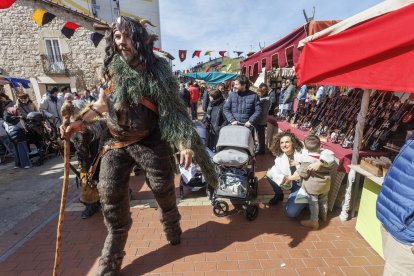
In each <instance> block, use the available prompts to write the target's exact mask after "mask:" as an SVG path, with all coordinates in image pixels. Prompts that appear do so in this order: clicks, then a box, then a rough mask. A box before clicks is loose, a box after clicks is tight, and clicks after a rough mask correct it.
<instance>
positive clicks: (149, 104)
mask: <svg viewBox="0 0 414 276" xmlns="http://www.w3.org/2000/svg"><path fill="white" fill-rule="evenodd" d="M138 103H140V104H142V105H143V106H145V107H146V108H148V109H149V110H151V111H153V112H154V113H156V114H157V115H158V114H159V112H158V108H157V106H156V105H155V104H154V103H153V102H152V101H151V100H150V99H148V98H146V97H143V98H142V99H141V100H139V101H138Z"/></svg>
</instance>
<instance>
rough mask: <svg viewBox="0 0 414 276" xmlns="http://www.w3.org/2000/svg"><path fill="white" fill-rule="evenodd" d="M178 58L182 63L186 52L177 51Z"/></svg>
mask: <svg viewBox="0 0 414 276" xmlns="http://www.w3.org/2000/svg"><path fill="white" fill-rule="evenodd" d="M178 57H179V58H180V61H181V62H183V61H184V60H185V59H186V58H187V50H178Z"/></svg>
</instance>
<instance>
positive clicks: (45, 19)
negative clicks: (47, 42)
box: [32, 9, 56, 26]
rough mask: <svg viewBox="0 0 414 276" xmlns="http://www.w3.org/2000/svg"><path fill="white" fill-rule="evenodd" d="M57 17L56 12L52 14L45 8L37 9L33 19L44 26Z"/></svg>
mask: <svg viewBox="0 0 414 276" xmlns="http://www.w3.org/2000/svg"><path fill="white" fill-rule="evenodd" d="M55 17H56V16H55V15H54V14H51V13H50V12H47V11H45V10H44V9H37V10H35V12H34V13H33V15H32V19H33V21H34V22H36V24H37V25H39V26H44V25H46V24H47V23H50V22H51V21H52V20H53V19H54V18H55Z"/></svg>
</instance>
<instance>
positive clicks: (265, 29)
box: [159, 0, 382, 70]
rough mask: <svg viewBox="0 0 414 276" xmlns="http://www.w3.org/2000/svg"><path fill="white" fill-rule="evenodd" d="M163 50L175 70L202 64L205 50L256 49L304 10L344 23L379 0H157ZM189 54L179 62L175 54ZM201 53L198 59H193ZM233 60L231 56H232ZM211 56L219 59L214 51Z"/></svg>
mask: <svg viewBox="0 0 414 276" xmlns="http://www.w3.org/2000/svg"><path fill="white" fill-rule="evenodd" d="M159 2H160V16H161V37H162V48H163V50H165V51H167V52H169V53H171V54H172V55H173V56H174V57H175V58H176V59H175V60H174V62H173V64H174V65H175V66H174V70H179V69H180V70H182V69H188V68H190V67H191V66H194V65H195V64H197V62H199V61H206V60H208V57H205V56H204V51H207V50H212V51H219V50H228V51H244V52H246V51H250V50H251V49H252V50H253V51H257V50H258V49H259V42H260V44H261V45H263V44H265V45H266V46H267V45H270V44H272V43H273V42H275V41H277V40H278V39H280V38H282V37H284V36H285V35H287V34H288V33H289V32H291V31H292V30H293V29H295V28H296V27H298V26H300V25H303V24H304V23H305V18H304V16H303V13H302V9H305V10H306V11H307V13H308V15H309V16H310V15H311V13H312V7H313V6H315V7H316V13H315V19H316V20H329V19H345V18H348V17H350V16H352V15H354V14H357V13H358V12H361V11H363V10H365V9H367V8H370V7H372V6H374V5H376V4H378V3H380V2H382V1H381V0H290V1H287V0H159ZM179 49H183V50H188V52H187V59H186V60H185V61H184V62H180V60H179V58H178V50H179ZM194 50H202V51H203V52H202V54H201V55H202V56H201V58H200V59H199V58H197V57H195V58H191V55H192V54H193V51H194ZM230 56H235V54H232V53H231V54H230ZM212 57H213V58H214V57H219V54H218V52H213V53H212Z"/></svg>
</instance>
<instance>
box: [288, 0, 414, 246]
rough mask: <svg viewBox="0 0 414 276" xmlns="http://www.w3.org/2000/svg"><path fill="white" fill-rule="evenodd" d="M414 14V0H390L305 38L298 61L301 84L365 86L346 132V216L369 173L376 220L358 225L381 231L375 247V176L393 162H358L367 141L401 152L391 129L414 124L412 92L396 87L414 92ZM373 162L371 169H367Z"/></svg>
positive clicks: (368, 197)
mask: <svg viewBox="0 0 414 276" xmlns="http://www.w3.org/2000/svg"><path fill="white" fill-rule="evenodd" d="M412 14H414V1H413V0H399V1H397V0H390V1H384V2H382V3H380V4H378V5H377V6H374V7H373V8H371V9H369V10H367V11H364V12H362V13H360V14H357V15H355V16H353V17H351V18H349V19H346V20H344V21H342V22H340V23H338V24H337V25H334V26H331V27H330V28H328V29H326V30H324V31H322V32H320V33H317V34H315V35H313V36H311V37H308V38H307V39H305V40H303V41H302V42H300V43H299V44H300V45H304V48H303V51H302V55H301V56H300V59H299V62H298V65H297V66H296V74H297V76H298V84H299V85H301V84H304V83H315V84H329V85H338V86H352V87H360V88H364V90H363V93H362V95H361V99H360V102H354V103H353V104H352V105H350V106H349V108H350V109H352V108H353V107H359V106H360V110H359V112H358V114H357V115H354V116H355V117H356V121H357V124H356V126H355V127H354V130H353V133H352V134H349V136H348V137H344V139H345V140H346V139H348V140H351V141H352V143H353V153H352V166H350V168H351V170H350V173H349V175H348V186H347V193H346V197H345V204H344V206H343V209H342V213H341V219H347V218H348V213H349V209H350V207H351V206H353V207H355V204H351V199H352V202H353V203H355V199H356V194H357V192H358V189H357V188H358V185H357V184H359V182H360V181H358V179H361V176H363V177H364V178H365V181H364V188H363V195H362V198H361V203H360V206H361V207H362V208H360V212H362V216H361V218H362V217H363V216H364V214H365V216H370V217H371V218H372V220H373V221H372V223H370V224H368V225H365V226H364V227H362V226H361V225H362V224H361V223H362V219H360V218H358V221H359V222H357V225H358V226H357V229H358V231H361V234H363V236H364V237H367V236H368V235H367V234H366V233H370V234H369V235H370V236H371V237H373V236H375V237H377V238H375V239H373V240H368V239H367V240H368V242H370V244H371V245H373V247H374V249H376V248H375V247H376V246H375V244H378V243H379V240H378V237H380V234H379V231H380V229H379V222H378V221H376V218H375V205H373V204H372V202H375V200H376V195H377V194H378V192H379V189H380V188H379V187H378V185H379V184H380V183H381V181H373V180H372V176H375V177H379V176H382V175H383V174H384V171H386V168H387V167H386V166H385V165H381V164H380V161H381V160H380V159H373V158H371V159H365V160H364V162H361V164H359V166H358V163H359V160H360V157H361V156H360V153H361V149H362V148H363V147H367V146H369V148H370V149H373V150H378V149H385V150H386V149H390V151H394V152H398V146H395V145H394V144H391V145H388V141H389V140H390V138H392V136H391V135H390V134H392V132H394V135H396V136H398V134H403V135H402V136H405V135H404V134H405V133H407V132H409V130H410V129H413V126H412V122H411V118H412V116H413V109H414V104H412V102H411V99H412V97H410V95H409V94H408V93H399V94H400V95H399V96H400V97H398V96H397V95H395V93H394V91H404V92H409V93H414V79H413V78H412V74H413V71H412V60H413V58H414V34H413V33H412V32H411V31H410V30H409V28H407V26H409V25H410V23H411V22H412ZM355 41H358V43H355ZM368 89H377V91H375V90H368ZM330 130H332V129H330ZM351 138H352V139H351ZM392 145H394V146H392ZM364 166H365V167H364ZM370 168H371V169H372V170H371V171H370V172H368V173H370V174H371V175H369V174H368V173H367V169H370ZM379 179H381V178H379ZM377 180H378V178H377ZM375 185H377V186H375ZM373 187H375V189H374V188H373ZM352 190H353V191H354V192H353V193H352ZM352 194H353V196H352ZM369 202H371V203H369ZM366 206H370V207H368V208H365V207H366ZM364 212H365V213H364ZM378 252H379V253H381V251H380V250H378Z"/></svg>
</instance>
